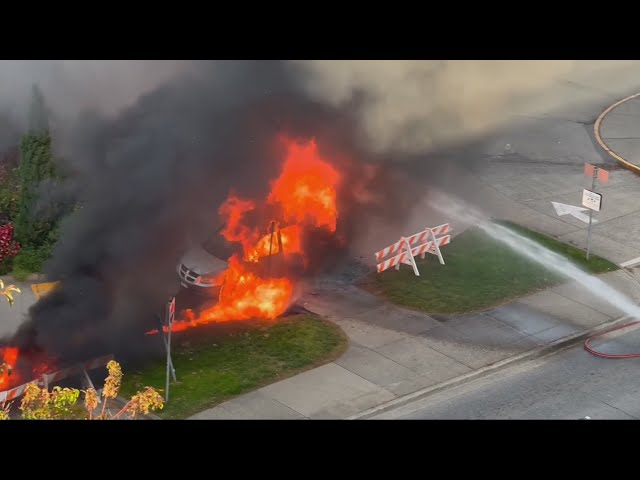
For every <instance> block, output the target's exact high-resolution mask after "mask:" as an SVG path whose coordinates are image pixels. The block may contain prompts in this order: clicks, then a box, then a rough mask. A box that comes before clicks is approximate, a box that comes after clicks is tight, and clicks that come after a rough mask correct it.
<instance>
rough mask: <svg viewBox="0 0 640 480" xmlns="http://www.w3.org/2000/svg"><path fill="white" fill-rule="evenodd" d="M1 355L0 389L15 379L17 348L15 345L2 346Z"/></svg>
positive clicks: (5, 387)
mask: <svg viewBox="0 0 640 480" xmlns="http://www.w3.org/2000/svg"><path fill="white" fill-rule="evenodd" d="M0 352H1V353H0V355H2V373H1V374H0V390H6V389H7V388H9V386H10V385H11V384H15V383H16V380H17V372H14V368H15V365H16V362H17V361H18V349H17V348H15V347H4V348H2V349H1V350H0Z"/></svg>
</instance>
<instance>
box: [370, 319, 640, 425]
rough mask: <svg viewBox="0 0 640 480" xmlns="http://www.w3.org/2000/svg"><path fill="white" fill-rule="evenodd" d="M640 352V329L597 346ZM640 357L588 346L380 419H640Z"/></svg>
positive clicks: (466, 386) (473, 383)
mask: <svg viewBox="0 0 640 480" xmlns="http://www.w3.org/2000/svg"><path fill="white" fill-rule="evenodd" d="M596 346H597V347H598V349H600V350H603V351H606V352H607V353H616V354H618V353H623V352H624V353H629V352H640V330H634V331H633V332H630V333H627V334H625V335H623V336H621V337H618V338H616V339H611V340H608V341H601V342H598V343H596ZM638 367H640V358H634V359H623V360H612V359H604V358H600V357H596V356H593V355H591V354H589V353H588V352H586V351H585V350H584V349H583V347H582V344H579V345H577V346H574V347H572V348H570V349H567V350H564V351H560V352H559V353H557V354H555V355H550V356H548V357H545V358H542V359H539V360H537V361H533V362H529V363H526V364H522V365H520V366H515V367H513V368H511V369H509V370H506V371H503V372H500V373H496V374H493V375H490V376H487V377H484V378H481V379H478V380H475V381H473V382H470V383H468V384H465V385H462V386H460V387H456V388H453V389H450V390H446V391H444V392H442V393H440V394H436V395H433V396H431V397H427V398H425V399H422V400H418V401H416V402H414V403H411V404H408V405H405V406H402V407H399V408H397V409H395V410H393V411H390V412H386V413H384V414H381V415H378V416H377V417H375V418H376V419H405V420H410V419H413V420H417V419H423V420H427V419H429V420H435V419H450V420H452V419H466V420H469V419H478V420H481V419H485V420H508V419H520V420H576V419H581V418H584V417H590V418H591V419H593V420H604V419H606V420H614V419H637V418H640V401H639V398H640V368H638Z"/></svg>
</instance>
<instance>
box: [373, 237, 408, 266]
mask: <svg viewBox="0 0 640 480" xmlns="http://www.w3.org/2000/svg"><path fill="white" fill-rule="evenodd" d="M402 243H403V240H398V241H397V242H396V243H394V244H392V245H389V246H388V247H385V248H383V249H382V250H380V251H379V252H376V253H375V256H376V260H377V261H378V262H379V261H380V260H382V259H383V258H384V257H386V256H387V255H391V254H393V253H396V252H397V251H398V250H400V247H401V246H402Z"/></svg>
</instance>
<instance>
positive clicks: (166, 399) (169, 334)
mask: <svg viewBox="0 0 640 480" xmlns="http://www.w3.org/2000/svg"><path fill="white" fill-rule="evenodd" d="M167 310H168V309H167ZM167 323H168V329H169V331H168V333H167V384H166V386H167V390H166V392H167V393H166V395H165V402H167V403H169V375H170V370H171V368H170V365H171V325H172V324H173V322H172V321H171V314H170V313H169V311H167Z"/></svg>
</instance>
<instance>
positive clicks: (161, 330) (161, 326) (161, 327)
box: [156, 315, 178, 382]
mask: <svg viewBox="0 0 640 480" xmlns="http://www.w3.org/2000/svg"><path fill="white" fill-rule="evenodd" d="M156 319H157V320H158V333H160V336H161V337H162V343H164V350H165V352H166V351H167V334H166V333H164V324H163V323H162V319H161V318H160V316H159V315H156ZM169 364H170V365H171V376H172V377H173V381H174V382H177V381H178V379H177V378H176V369H175V367H174V366H173V358H171V357H169Z"/></svg>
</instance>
